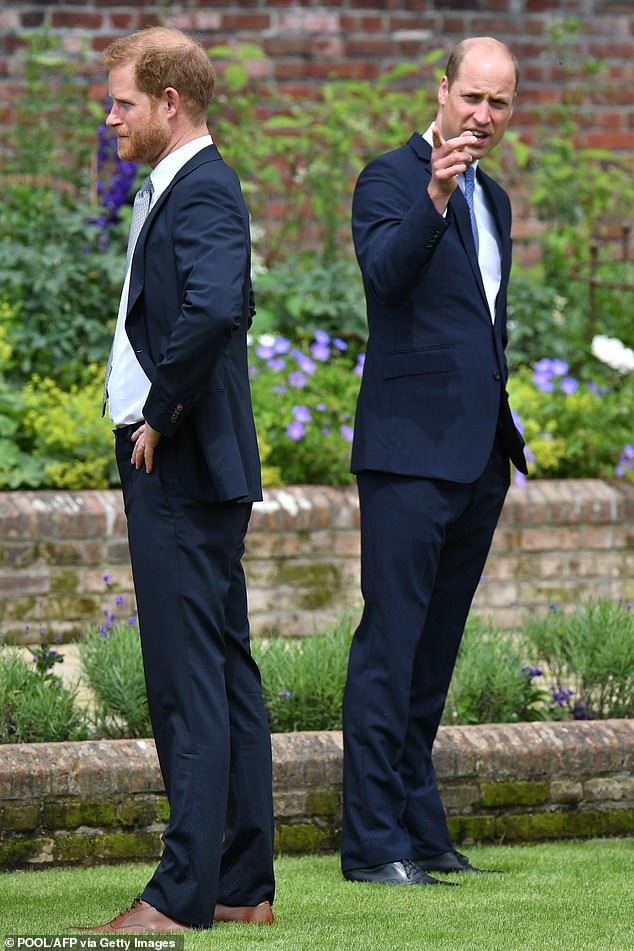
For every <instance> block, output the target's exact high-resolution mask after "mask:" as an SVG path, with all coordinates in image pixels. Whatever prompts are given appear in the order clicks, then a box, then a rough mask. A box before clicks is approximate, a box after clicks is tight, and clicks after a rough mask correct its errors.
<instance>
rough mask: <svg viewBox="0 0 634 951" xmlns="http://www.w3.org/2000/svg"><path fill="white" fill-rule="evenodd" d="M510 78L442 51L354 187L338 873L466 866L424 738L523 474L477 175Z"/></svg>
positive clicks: (513, 91)
mask: <svg viewBox="0 0 634 951" xmlns="http://www.w3.org/2000/svg"><path fill="white" fill-rule="evenodd" d="M517 85H518V69H517V63H516V61H515V58H514V57H513V55H512V54H511V52H510V50H509V49H508V48H507V47H506V46H505V45H504V44H503V43H500V42H498V41H497V40H495V39H493V38H492V37H474V38H470V39H466V40H464V41H462V42H461V43H459V44H458V46H457V47H456V48H455V49H454V50H453V52H452V53H451V55H450V57H449V60H448V63H447V66H446V70H445V75H444V76H443V77H442V79H441V81H440V85H439V87H438V112H437V114H436V118H435V120H434V121H433V122H432V123H431V124H430V126H429V128H428V129H427V130H426V131H425V132H424V133H423V134H422V135H420V134H419V133H414V134H413V135H412V136H411V138H410V139H409V141H408V142H407V144H406V145H404V146H402V147H401V148H398V149H396V150H395V151H393V152H389V153H387V154H386V155H382V156H380V157H379V158H376V159H374V160H373V161H371V162H370V163H369V165H368V166H367V167H366V168H365V169H364V170H363V172H362V173H361V175H360V177H359V180H358V182H357V185H356V188H355V193H354V200H353V207H352V231H353V237H354V244H355V250H356V254H357V260H358V262H359V266H360V268H361V272H362V275H363V283H364V288H365V295H366V303H367V317H368V330H369V335H368V343H367V352H366V359H365V366H364V371H363V380H362V384H361V390H360V394H359V400H358V406H357V414H356V423H355V433H354V443H353V449H352V471H353V472H354V473H355V474H356V477H357V485H358V492H359V503H360V509H361V586H362V593H363V597H364V610H363V615H362V618H361V621H360V624H359V627H358V629H357V631H356V632H355V636H354V638H353V642H352V646H351V651H350V658H349V668H348V678H347V684H346V690H345V696H344V709H343V735H344V799H343V829H342V846H341V849H342V870H343V874H344V876H345V878H347V879H349V880H351V881H361V882H380V883H384V884H394V885H435V884H439V882H440V881H441V880H439V879H437V878H436V877H435V876H434V875H432V874H430V873H452V872H461V873H464V872H471V873H475V872H478V871H480V870H479V869H476V868H474V866H473V865H472V864H471V863H470V862H469V860H468V859H467V858H466V857H465V856H464V855H462V854H461V853H459V852H457V851H456V849H455V847H454V845H453V843H452V841H451V839H450V836H449V831H448V827H447V820H446V817H445V811H444V809H443V805H442V802H441V799H440V795H439V792H438V788H437V784H436V777H435V773H434V767H433V763H432V746H433V743H434V739H435V736H436V732H437V729H438V726H439V723H440V720H441V716H442V712H443V708H444V704H445V700H446V697H447V690H448V687H449V682H450V680H451V675H452V672H453V668H454V664H455V659H456V655H457V652H458V648H459V645H460V640H461V637H462V633H463V630H464V625H465V622H466V618H467V615H468V612H469V608H470V605H471V601H472V598H473V594H474V592H475V589H476V586H477V584H478V581H479V580H480V577H481V574H482V569H483V566H484V563H485V560H486V557H487V553H488V551H489V547H490V544H491V540H492V537H493V533H494V530H495V527H496V524H497V521H498V518H499V515H500V512H501V509H502V504H503V502H504V498H505V495H506V492H507V490H508V486H509V478H510V463H509V460H511V461H512V462H513V464H514V465H515V466H516V467H517V468H518V469H519V470H521V471H522V472H525V471H526V463H525V459H524V454H523V441H522V438H521V436H520V434H519V433H518V431H517V429H516V427H515V425H514V423H513V419H512V416H511V411H510V408H509V403H508V398H507V394H506V390H505V383H506V379H507V375H508V371H507V365H506V360H505V356H504V349H505V346H506V342H507V335H506V291H507V284H508V279H509V272H510V267H511V237H510V232H511V208H510V203H509V200H508V197H507V195H506V193H505V192H504V191H503V190H502V189H501V188H500V187H499V185H497V184H496V183H495V182H494V181H493V180H492V179H491V178H490V177H489V176H488V175H486V174H485V173H484V172H483V170H482V169H481V168H480V166H479V163H480V159H482V158H484V157H485V156H486V155H488V154H489V152H491V150H492V149H493V148H495V146H496V145H497V144H498V143H499V142H500V141H501V139H502V137H503V136H504V133H505V132H506V129H507V127H508V124H509V121H510V119H511V116H512V114H513V106H514V103H515V98H516V95H517ZM445 881H446V880H445Z"/></svg>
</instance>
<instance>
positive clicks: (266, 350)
mask: <svg viewBox="0 0 634 951" xmlns="http://www.w3.org/2000/svg"><path fill="white" fill-rule="evenodd" d="M255 355H256V357H259V358H260V360H270V359H271V357H273V356H274V355H275V349H274V345H273V344H269V343H259V344H258V345H257V347H256V348H255Z"/></svg>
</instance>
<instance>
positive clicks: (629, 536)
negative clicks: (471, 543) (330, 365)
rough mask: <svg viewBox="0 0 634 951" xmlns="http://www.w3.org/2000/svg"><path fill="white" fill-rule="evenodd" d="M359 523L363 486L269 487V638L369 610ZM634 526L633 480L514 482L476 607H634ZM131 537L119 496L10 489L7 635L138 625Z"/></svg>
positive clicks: (0, 592) (514, 612)
mask: <svg viewBox="0 0 634 951" xmlns="http://www.w3.org/2000/svg"><path fill="white" fill-rule="evenodd" d="M358 525H359V516H358V506H357V499H356V490H355V488H354V487H353V486H349V487H344V488H334V487H325V486H321V487H319V486H317V487H315V486H300V487H293V488H287V489H269V490H267V492H266V497H265V499H264V501H263V502H261V503H258V504H257V505H256V506H255V508H254V513H253V518H252V521H251V528H250V532H249V536H248V540H247V556H246V561H245V565H246V573H247V580H248V585H249V599H250V608H251V623H252V627H253V630H254V632H255V633H262V632H266V631H270V630H274V631H279V632H281V633H284V634H287V635H294V634H306V633H310V632H311V631H314V630H315V629H319V628H322V629H323V627H324V626H325V625H326V624H328V623H329V622H330V621H332V620H333V619H334V618H336V617H337V616H338V615H339V614H340V613H341V612H342V611H343V610H345V609H350V610H352V611H353V612H356V611H357V610H358V609H359V606H360V595H359V574H358V572H359V531H358ZM633 526H634V485H632V484H631V483H629V484H627V483H608V482H602V481H599V480H592V479H588V480H574V479H570V480H565V481H554V480H553V481H548V482H545V481H544V482H542V481H533V482H531V481H529V483H528V484H527V485H526V486H525V487H524V488H519V487H512V488H511V490H510V493H509V495H508V498H507V501H506V504H505V507H504V511H503V514H502V518H501V520H500V524H499V526H498V529H497V532H496V535H495V538H494V543H493V548H492V551H491V554H490V556H489V560H488V562H487V565H486V568H485V571H484V576H483V579H482V582H481V584H480V587H479V589H478V591H477V593H476V598H475V604H474V610H476V611H477V612H479V613H481V614H486V615H491V616H492V617H493V618H494V620H495V621H496V622H497V623H498V624H500V625H501V626H509V627H515V626H519V624H520V623H521V619H522V616H523V615H524V614H525V613H526V612H529V611H536V610H540V609H546V608H547V607H548V605H549V604H551V603H553V602H554V603H556V604H557V605H559V606H561V607H565V606H569V605H575V604H577V603H578V602H579V600H580V598H582V597H583V596H584V595H594V596H599V595H604V596H607V597H611V598H614V599H617V598H624V599H634V527H633ZM125 531H126V529H125V517H124V514H123V509H122V504H121V499H120V493H119V492H118V491H116V490H111V491H101V492H90V491H86V492H54V491H49V492H5V493H0V632H2V634H4V635H5V636H7V637H8V638H9V639H11V640H14V641H18V642H23V641H25V640H26V641H28V642H36V641H37V640H38V639H39V638H40V628H41V626H42V625H44V626H45V627H46V629H47V634H48V636H52V635H55V634H61V635H63V636H64V638H65V639H67V640H72V639H74V638H76V637H77V636H79V635H80V634H81V632H82V631H83V630H84V629H85V628H86V626H87V625H88V624H89V623H94V622H97V623H98V622H99V620H100V618H101V612H102V609H104V608H107V609H108V608H109V609H114V610H116V611H118V612H119V613H120V614H121V615H122V616H124V617H125V616H126V614H128V613H129V612H130V611H131V610H132V609H133V607H134V599H133V594H132V579H131V573H130V566H129V560H128V549H127V542H126V535H125ZM104 575H109V576H110V579H111V581H110V586H109V588H106V585H105V584H104V581H103V576H104ZM116 595H123V600H124V603H123V605H122V606H121V607H119V608H116V609H115V608H114V606H113V598H114V597H115V596H116Z"/></svg>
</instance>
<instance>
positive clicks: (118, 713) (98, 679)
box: [79, 621, 152, 738]
mask: <svg viewBox="0 0 634 951" xmlns="http://www.w3.org/2000/svg"><path fill="white" fill-rule="evenodd" d="M79 657H80V662H81V669H82V673H83V675H84V676H85V678H86V680H87V682H88V685H89V686H90V689H91V690H92V691H93V693H94V695H95V710H94V719H95V729H96V732H97V733H98V734H99V735H100V736H106V737H109V738H113V737H148V736H152V727H151V724H150V715H149V711H148V704H147V694H146V689H145V678H144V674H143V658H142V655H141V640H140V638H139V632H138V629H137V628H136V627H135V626H134V625H133V624H131V623H125V622H122V621H115V622H114V623H112V624H106V625H102V626H101V627H100V628H93V629H92V630H90V631H88V632H87V634H86V635H85V636H84V638H83V640H82V641H81V643H80V646H79Z"/></svg>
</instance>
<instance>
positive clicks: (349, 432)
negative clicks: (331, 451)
mask: <svg viewBox="0 0 634 951" xmlns="http://www.w3.org/2000/svg"><path fill="white" fill-rule="evenodd" d="M339 432H340V433H341V435H342V436H343V438H344V439H345V440H346V441H347V442H352V437H353V435H354V432H353V429H352V426H346V425H345V424H344V425H342V426H340V427H339Z"/></svg>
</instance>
